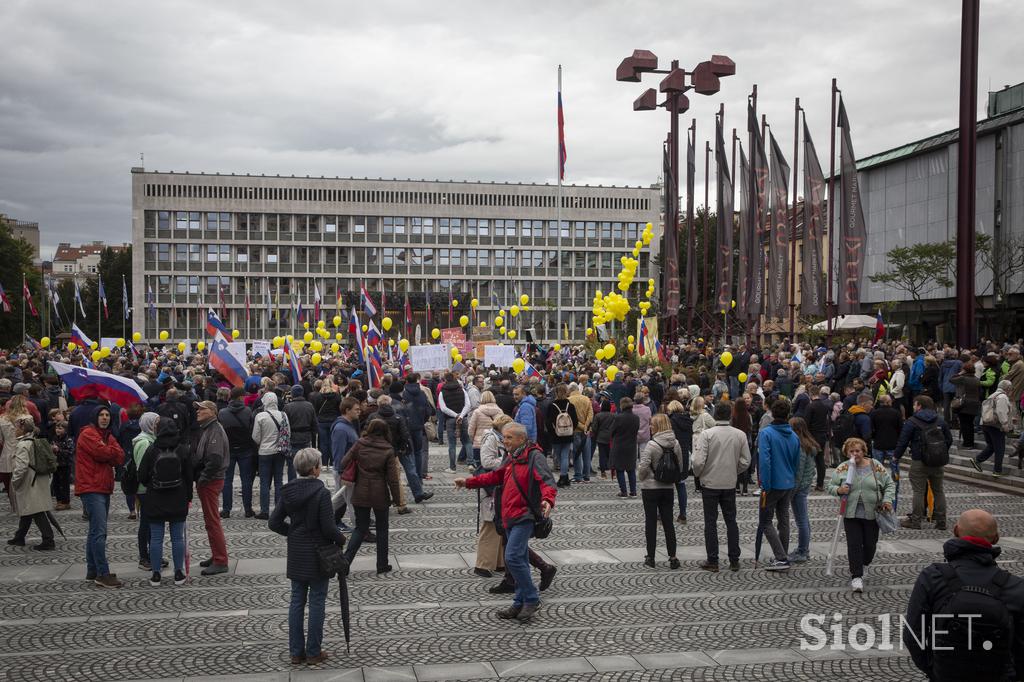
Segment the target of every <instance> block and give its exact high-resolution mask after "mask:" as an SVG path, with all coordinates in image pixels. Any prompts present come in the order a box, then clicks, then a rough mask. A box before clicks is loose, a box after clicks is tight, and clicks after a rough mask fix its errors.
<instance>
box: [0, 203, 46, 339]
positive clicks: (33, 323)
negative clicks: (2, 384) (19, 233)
mask: <svg viewBox="0 0 1024 682" xmlns="http://www.w3.org/2000/svg"><path fill="white" fill-rule="evenodd" d="M22 276H24V277H25V280H26V281H27V283H28V288H29V291H31V292H32V298H33V303H34V305H35V308H36V310H37V311H39V308H40V306H41V305H42V303H43V297H42V296H41V293H42V291H41V288H40V282H41V280H42V277H41V275H40V273H39V270H38V268H36V266H34V265H33V264H32V247H31V246H29V244H28V243H27V242H26V241H25V240H23V239H17V238H15V236H14V233H13V231H12V230H11V226H10V225H9V224H8V220H7V218H6V217H5V216H2V215H0V284H3V287H4V292H5V293H6V294H7V300H8V301H10V305H11V312H9V313H4V312H0V348H14V347H15V346H17V345H19V344H21V343H22V342H23V341H24V340H25V339H24V337H23V336H22V325H21V321H22V312H23V311H24V310H25V298H24V296H23V295H22ZM40 320H41V318H39V317H33V316H32V314H31V313H29V312H27V311H26V312H25V331H26V333H28V334H29V335H31V336H33V337H35V338H36V339H38V338H39V337H40V336H41V334H40Z"/></svg>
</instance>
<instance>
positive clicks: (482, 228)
mask: <svg viewBox="0 0 1024 682" xmlns="http://www.w3.org/2000/svg"><path fill="white" fill-rule="evenodd" d="M490 223H491V221H489V220H480V221H477V229H478V230H479V232H480V236H481V237H486V236H487V235H489V234H490V233H491V224H490Z"/></svg>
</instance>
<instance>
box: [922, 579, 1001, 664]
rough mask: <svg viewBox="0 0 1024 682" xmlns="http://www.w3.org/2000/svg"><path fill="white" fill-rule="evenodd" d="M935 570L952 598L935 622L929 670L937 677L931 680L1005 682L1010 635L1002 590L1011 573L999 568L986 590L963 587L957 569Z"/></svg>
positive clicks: (938, 610) (979, 586) (981, 587)
mask: <svg viewBox="0 0 1024 682" xmlns="http://www.w3.org/2000/svg"><path fill="white" fill-rule="evenodd" d="M937 566H938V569H939V570H940V571H941V572H942V575H943V577H944V578H945V579H946V581H947V583H948V584H949V586H950V588H951V589H952V591H953V594H952V596H951V597H950V598H949V599H948V600H947V601H946V603H945V604H943V605H942V607H941V608H938V609H936V615H935V617H934V618H935V620H934V623H933V630H932V636H933V637H934V640H935V641H934V646H933V648H932V658H933V661H934V665H933V670H934V671H935V672H936V673H941V674H940V675H939V676H937V677H936V679H942V680H966V679H977V680H1002V679H1007V678H1006V671H1007V669H1008V667H1009V665H1010V659H1011V652H1010V645H1011V642H1012V641H1013V638H1014V633H1013V618H1012V616H1011V615H1010V612H1009V610H1007V608H1006V603H1005V602H1004V601H1003V599H1002V591H1003V589H1004V588H1005V587H1006V583H1007V582H1008V581H1009V579H1010V574H1009V573H1007V572H1006V571H1004V570H1002V569H999V570H997V571H996V574H995V575H994V576H993V577H992V582H991V583H989V584H987V585H965V584H964V583H963V581H962V580H960V577H959V576H958V575H957V572H956V566H954V565H953V564H938V565H937ZM940 614H943V615H940ZM944 614H949V615H944ZM986 647H987V648H986Z"/></svg>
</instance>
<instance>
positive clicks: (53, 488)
mask: <svg viewBox="0 0 1024 682" xmlns="http://www.w3.org/2000/svg"><path fill="white" fill-rule="evenodd" d="M50 494H51V495H53V496H54V497H55V498H57V501H58V502H60V503H61V504H70V503H71V467H69V466H67V465H62V466H58V467H57V470H56V471H55V472H53V478H51V479H50Z"/></svg>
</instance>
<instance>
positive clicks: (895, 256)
mask: <svg viewBox="0 0 1024 682" xmlns="http://www.w3.org/2000/svg"><path fill="white" fill-rule="evenodd" d="M886 259H887V261H888V265H889V269H888V270H887V271H885V272H879V273H876V274H874V275H869V277H868V279H870V280H871V281H872V282H875V283H876V284H886V285H888V286H891V287H893V288H894V289H897V290H899V291H902V292H904V293H906V294H907V295H908V296H909V297H910V298H911V300H912V301H914V303H916V304H917V308H918V313H919V314H920V315H921V316H922V317H923V316H924V299H925V298H927V297H928V296H929V295H930V294H932V293H933V292H935V291H938V290H940V289H948V288H949V287H951V286H953V282H954V279H953V274H952V271H953V266H954V262H955V260H956V247H955V244H954V243H953V242H949V241H946V242H933V243H927V244H914V245H913V246H896V247H893V248H892V249H889V251H888V253H886Z"/></svg>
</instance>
